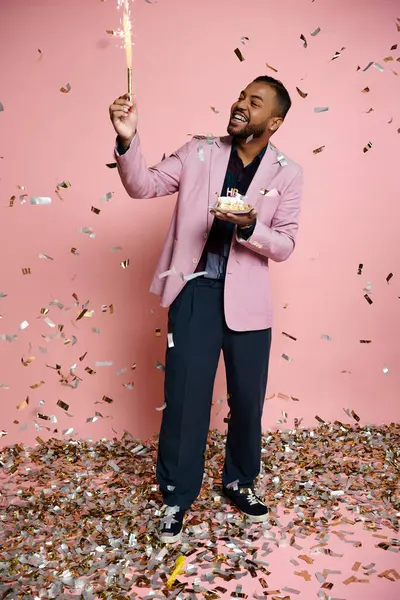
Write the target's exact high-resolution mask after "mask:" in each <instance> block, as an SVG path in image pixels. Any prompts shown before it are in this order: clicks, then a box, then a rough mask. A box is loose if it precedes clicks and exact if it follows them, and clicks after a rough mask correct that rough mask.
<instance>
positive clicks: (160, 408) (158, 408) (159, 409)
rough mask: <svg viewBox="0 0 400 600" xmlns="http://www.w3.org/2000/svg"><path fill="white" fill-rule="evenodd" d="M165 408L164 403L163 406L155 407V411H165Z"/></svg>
mask: <svg viewBox="0 0 400 600" xmlns="http://www.w3.org/2000/svg"><path fill="white" fill-rule="evenodd" d="M166 408H167V404H166V402H164V404H163V405H162V406H156V410H157V411H158V412H161V411H162V410H165V409H166Z"/></svg>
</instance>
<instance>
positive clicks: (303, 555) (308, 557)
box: [297, 554, 314, 565]
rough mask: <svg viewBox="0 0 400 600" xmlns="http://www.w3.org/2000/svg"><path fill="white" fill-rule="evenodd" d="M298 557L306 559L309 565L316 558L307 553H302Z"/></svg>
mask: <svg viewBox="0 0 400 600" xmlns="http://www.w3.org/2000/svg"><path fill="white" fill-rule="evenodd" d="M297 558H300V559H301V560H304V561H305V562H306V563H308V564H309V565H312V564H313V562H314V559H313V558H310V556H307V555H306V554H300V555H299V556H298V557H297Z"/></svg>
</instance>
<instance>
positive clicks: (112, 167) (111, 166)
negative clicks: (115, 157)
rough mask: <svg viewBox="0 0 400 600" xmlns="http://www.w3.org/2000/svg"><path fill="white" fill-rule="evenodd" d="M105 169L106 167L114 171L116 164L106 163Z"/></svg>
mask: <svg viewBox="0 0 400 600" xmlns="http://www.w3.org/2000/svg"><path fill="white" fill-rule="evenodd" d="M106 167H108V168H109V169H116V168H117V163H116V162H112V163H106Z"/></svg>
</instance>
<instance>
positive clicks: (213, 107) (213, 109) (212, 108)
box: [210, 106, 221, 115]
mask: <svg viewBox="0 0 400 600" xmlns="http://www.w3.org/2000/svg"><path fill="white" fill-rule="evenodd" d="M210 108H211V110H212V111H213V112H214V113H215V114H216V115H218V114H219V113H220V112H221V111H219V110H217V109H216V108H215V106H210Z"/></svg>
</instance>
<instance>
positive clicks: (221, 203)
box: [217, 194, 251, 212]
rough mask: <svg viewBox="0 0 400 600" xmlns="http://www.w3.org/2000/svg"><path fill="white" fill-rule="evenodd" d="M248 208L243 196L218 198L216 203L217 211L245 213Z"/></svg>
mask: <svg viewBox="0 0 400 600" xmlns="http://www.w3.org/2000/svg"><path fill="white" fill-rule="evenodd" d="M250 208H251V207H250V206H249V205H248V204H246V203H245V201H244V198H243V196H241V195H240V194H236V195H235V196H219V197H218V202H217V210H218V209H220V210H234V211H243V212H247V211H249V210H250Z"/></svg>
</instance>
